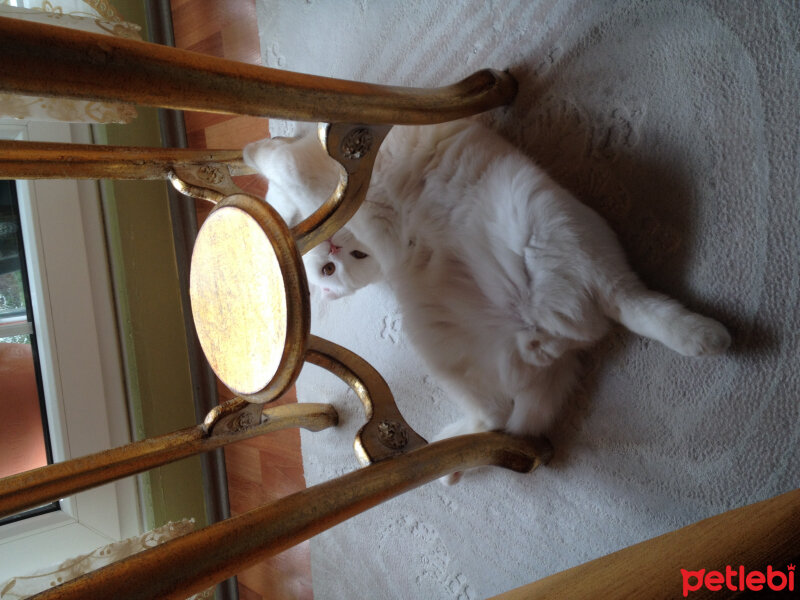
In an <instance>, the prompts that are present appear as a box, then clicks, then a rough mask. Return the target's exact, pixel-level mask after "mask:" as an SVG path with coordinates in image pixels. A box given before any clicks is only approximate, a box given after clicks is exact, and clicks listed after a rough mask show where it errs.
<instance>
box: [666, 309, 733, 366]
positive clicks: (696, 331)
mask: <svg viewBox="0 0 800 600" xmlns="http://www.w3.org/2000/svg"><path fill="white" fill-rule="evenodd" d="M730 345H731V335H730V333H728V330H727V329H726V328H725V326H724V325H723V324H722V323H720V322H718V321H715V320H714V319H710V318H708V317H703V316H701V315H697V314H690V315H687V316H685V317H683V318H682V319H680V321H679V322H678V326H677V331H676V332H675V335H674V345H673V349H674V350H675V351H676V352H679V353H680V354H683V355H684V356H706V355H711V354H720V353H722V352H725V350H727V349H728V347H729V346H730Z"/></svg>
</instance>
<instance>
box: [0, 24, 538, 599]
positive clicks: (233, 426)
mask: <svg viewBox="0 0 800 600" xmlns="http://www.w3.org/2000/svg"><path fill="white" fill-rule="evenodd" d="M0 52H2V55H3V57H4V60H3V61H2V62H0V91H3V92H11V93H26V94H31V93H33V94H37V95H51V96H61V97H70V98H93V99H108V100H111V99H114V100H122V101H128V102H134V103H137V104H144V105H149V106H159V107H168V108H175V109H191V110H204V111H211V112H227V113H235V114H246V115H257V116H269V117H280V118H288V119H294V120H309V121H321V122H325V124H323V125H321V126H320V130H319V133H320V143H321V144H323V146H324V147H325V149H326V150H327V152H328V154H329V155H330V156H331V157H333V158H334V159H335V160H336V161H337V162H338V163H339V164H340V166H341V173H340V182H339V186H338V187H337V189H336V190H335V191H334V192H333V194H332V195H331V197H330V198H329V199H328V200H327V202H325V203H324V204H323V206H322V207H321V208H320V209H319V210H318V211H317V212H315V213H314V214H312V215H311V216H309V217H308V218H307V219H306V220H305V221H303V222H301V223H300V224H298V225H296V226H295V227H293V228H291V229H290V228H289V227H288V226H287V225H286V224H285V223H284V222H283V220H282V219H281V217H280V216H279V215H278V214H277V213H276V212H275V211H274V210H273V209H272V208H271V207H269V205H267V204H266V203H265V202H263V201H262V200H260V199H258V198H254V197H252V196H248V195H246V194H242V193H241V190H238V189H237V188H236V187H235V185H233V182H232V180H231V179H230V176H231V175H232V174H236V173H237V172H240V171H241V170H242V169H244V168H245V167H244V165H243V164H242V161H241V152H240V151H238V150H234V151H228V150H219V151H203V152H196V151H187V150H179V149H155V148H152V149H147V148H146V149H142V148H136V149H134V148H121V147H98V146H79V145H54V144H33V143H23V142H4V143H2V144H0V177H6V178H26V179H27V178H64V177H72V178H92V179H94V178H103V177H110V178H117V179H130V178H134V179H138V178H145V179H149V178H169V179H170V180H171V181H172V182H173V184H174V185H175V186H176V187H177V188H178V189H179V190H181V191H183V192H184V193H187V194H189V195H193V196H195V197H200V198H204V199H206V200H209V201H212V202H215V203H217V206H216V207H215V208H214V210H213V211H212V213H211V214H210V215H209V217H208V219H207V221H206V224H205V225H204V228H203V229H201V231H200V234H199V235H198V240H197V242H196V245H195V251H194V254H193V266H192V279H193V284H192V285H193V289H194V290H195V293H193V294H192V310H193V316H194V318H195V322H196V324H197V328H198V331H199V332H201V333H200V337H201V341H202V340H203V339H204V340H205V342H204V343H203V349H204V352H205V353H206V355H207V356H208V358H209V360H210V362H211V363H212V366H215V370H217V372H218V375H220V378H221V379H222V381H223V382H224V383H226V385H228V386H229V387H230V388H231V389H233V390H235V391H236V393H237V394H238V396H239V397H237V398H236V399H234V400H232V401H230V402H227V403H225V404H223V405H221V406H220V407H218V408H215V409H214V410H213V411H211V413H209V415H208V416H207V417H206V419H205V421H204V422H203V423H202V424H201V425H198V426H196V427H190V428H187V429H184V430H181V431H177V432H174V433H172V434H168V435H166V436H162V437H159V438H155V439H150V440H143V441H140V442H135V443H133V444H129V445H127V446H124V447H121V448H116V449H112V450H109V451H106V452H103V453H99V454H96V455H92V456H88V457H84V458H79V459H75V460H71V461H67V462H64V463H59V464H55V465H51V466H48V467H43V468H41V469H37V470H34V471H29V472H27V473H22V474H20V475H16V476H13V477H9V478H6V479H3V480H0V516H2V515H8V514H14V513H16V512H19V511H20V510H24V509H25V508H27V507H30V506H35V505H38V504H41V503H44V502H47V501H50V500H54V499H58V498H59V497H63V496H65V495H68V494H71V493H75V492H77V491H79V490H84V489H88V488H91V487H94V486H97V485H100V484H102V483H105V482H108V481H112V480H115V479H118V478H120V477H123V476H126V475H130V474H133V473H138V472H141V471H143V470H147V469H150V468H153V467H155V466H158V465H161V464H164V463H166V462H171V461H173V460H177V459H178V458H181V457H184V456H188V455H191V454H195V453H198V452H205V451H208V450H211V449H214V448H218V447H220V446H222V445H225V444H227V443H230V442H233V441H236V440H239V439H244V438H246V437H251V436H254V435H260V434H262V433H267V432H269V431H272V430H275V429H278V428H282V427H306V428H308V429H310V430H313V431H316V430H319V429H323V428H325V427H330V426H333V425H335V424H336V420H337V416H336V412H335V410H334V409H333V407H331V406H329V405H324V404H298V405H294V406H285V407H275V408H269V407H265V406H264V404H265V403H268V402H269V401H271V400H273V399H275V398H277V397H278V396H279V395H280V394H281V393H282V392H283V391H285V390H286V389H287V388H288V387H289V386H290V385H292V384H293V383H294V381H295V379H296V377H297V375H298V374H299V372H300V370H301V369H302V367H303V365H304V364H305V362H310V363H313V364H315V365H318V366H320V367H322V368H325V369H327V370H329V371H331V372H332V373H334V374H335V375H337V376H338V377H339V378H341V379H342V380H343V381H344V382H346V383H347V384H348V385H349V386H350V387H351V388H352V389H353V390H354V391H355V392H356V394H357V396H358V397H359V398H360V400H361V401H362V404H363V406H364V410H365V414H366V419H367V423H366V424H365V425H364V427H362V429H361V430H360V431H359V433H358V435H357V437H356V440H355V442H354V446H355V450H356V456H357V457H358V459H359V461H360V462H361V463H362V465H365V466H364V467H363V468H361V469H358V470H356V471H355V472H353V473H350V474H348V475H345V476H343V477H340V478H338V479H335V480H333V481H330V482H327V483H323V484H320V485H317V486H314V487H312V488H309V489H307V490H304V491H303V492H300V493H298V494H294V495H291V496H289V497H287V498H284V499H282V500H280V501H278V502H276V503H273V504H271V505H268V506H264V507H262V508H259V509H256V510H254V511H250V512H248V513H245V514H243V515H239V516H237V517H234V518H231V519H227V520H225V521H223V522H221V523H217V524H214V525H211V526H209V527H206V528H204V529H202V530H200V531H197V532H195V533H193V534H190V535H187V536H184V537H182V538H179V539H176V540H173V541H171V542H169V543H167V544H165V545H163V546H159V547H156V548H153V549H151V550H148V551H146V552H143V553H141V554H139V555H136V556H135V557H131V558H129V559H127V560H125V561H122V562H120V563H115V564H113V565H110V566H108V567H106V568H104V569H101V570H99V571H96V572H93V573H90V574H88V575H86V576H84V577H81V578H79V579H77V580H75V581H73V582H70V583H67V584H64V585H62V586H59V587H57V588H54V589H52V590H50V591H48V592H45V593H43V594H41V595H40V596H39V597H42V598H86V597H115V598H123V597H124V598H152V597H159V598H181V597H186V595H188V594H190V593H192V592H194V591H198V590H201V589H204V588H206V587H208V586H209V585H210V584H212V583H214V582H217V581H220V580H222V579H225V578H227V577H229V576H231V575H233V574H235V573H237V572H239V571H241V570H242V569H243V568H245V567H246V566H248V565H249V564H252V563H253V562H256V561H258V560H261V559H263V558H265V557H267V556H269V555H272V554H275V553H277V552H280V551H282V550H284V549H286V548H288V547H290V546H292V545H295V544H297V543H299V542H300V541H302V540H305V539H308V538H309V537H311V536H313V535H315V534H317V533H319V532H321V531H324V530H325V529H327V528H329V527H332V526H333V525H335V524H337V523H340V522H341V521H343V520H345V519H347V518H349V517H351V516H353V515H355V514H357V513H359V512H361V511H363V510H366V509H368V508H370V507H372V506H375V505H376V504H378V503H380V502H382V501H384V500H386V499H388V498H391V497H393V496H396V495H398V494H401V493H403V492H405V491H407V490H409V489H411V488H413V487H416V486H419V485H422V484H424V483H426V482H429V481H431V480H433V479H436V478H438V477H442V476H444V475H447V474H449V473H452V472H453V471H460V470H463V469H466V468H471V467H476V466H480V465H497V466H502V467H505V468H508V469H512V470H515V471H522V472H524V471H529V470H531V469H534V468H536V467H537V466H539V465H540V464H543V463H545V462H547V461H548V460H549V458H550V455H551V447H550V445H549V443H548V442H547V440H544V439H527V438H517V437H513V436H510V435H507V434H503V433H496V432H494V433H483V434H475V435H471V436H462V437H459V438H453V439H450V440H444V441H441V442H437V443H434V444H428V443H427V442H426V441H425V440H424V439H423V438H422V437H421V436H419V435H418V434H417V433H416V432H414V431H413V429H411V427H410V426H409V425H408V424H407V423H406V422H405V420H404V419H403V417H402V415H401V414H400V412H399V410H398V409H397V406H396V405H395V402H394V398H393V396H392V393H391V391H390V389H389V386H388V385H387V383H386V382H385V381H384V380H383V378H382V377H381V376H380V374H379V373H378V372H377V371H376V370H375V369H374V368H373V367H372V366H371V365H370V364H369V363H368V362H367V361H365V360H364V359H362V358H361V357H359V356H356V355H355V354H353V353H352V352H350V351H348V350H347V349H345V348H342V347H341V346H338V345H336V344H333V343H332V342H329V341H327V340H322V339H320V338H317V337H315V336H312V335H310V332H309V321H310V311H309V300H308V288H307V283H306V279H305V272H304V270H303V265H302V262H301V260H300V256H301V255H302V254H303V253H304V252H306V251H308V250H309V249H311V248H312V247H313V246H315V245H316V244H318V243H319V242H321V241H324V240H325V239H327V238H329V237H330V236H331V235H332V234H333V233H334V232H335V231H336V230H338V229H339V228H340V227H341V226H342V225H344V224H345V223H346V222H347V220H348V219H349V218H350V217H351V216H352V215H353V214H354V213H355V211H356V210H357V209H358V207H359V206H360V204H361V202H362V201H363V199H364V197H365V194H366V191H367V187H368V185H369V179H370V175H371V171H372V166H373V164H374V160H375V157H376V155H377V152H378V149H379V148H380V144H381V142H382V141H383V139H384V138H385V136H386V134H387V133H388V132H389V130H390V128H391V125H393V124H429V123H437V122H443V121H448V120H452V119H456V118H460V117H466V116H469V115H473V114H476V113H479V112H482V111H485V110H489V109H492V108H495V107H498V106H501V105H504V104H507V103H509V102H510V101H511V100H512V99H513V97H514V94H515V93H516V83H515V81H514V79H513V78H512V77H511V76H510V75H508V74H506V73H502V72H499V71H494V70H483V71H479V72H477V73H475V74H473V75H471V76H470V77H468V78H467V79H465V80H463V81H461V82H459V83H456V84H453V85H450V86H446V87H442V88H435V89H418V88H399V87H392V86H381V85H374V84H366V83H358V82H351V81H343V80H337V79H330V78H324V77H313V76H308V75H300V74H295V73H289V72H285V71H279V70H275V69H268V68H264V67H256V66H252V65H245V64H240V63H236V62H232V61H227V60H223V59H218V58H213V57H209V56H204V55H200V54H195V53H191V52H186V51H182V50H176V49H173V48H167V47H163V46H157V45H154V44H147V43H144V42H137V41H133V40H126V39H119V38H108V37H106V36H98V35H93V34H88V33H84V32H79V31H74V30H69V29H63V28H58V27H52V26H46V25H40V24H33V23H24V22H21V21H13V20H9V19H4V18H0ZM245 230H246V231H247V232H248V233H247V235H248V236H249V237H248V244H246V245H243V244H241V243H238V241H240V240H238V238H239V237H240V232H241V231H245ZM237 240H238V241H237ZM253 249H255V251H254V250H253ZM247 253H252V254H253V255H252V256H250V255H248V254H247ZM253 282H257V283H258V285H259V286H260V287H258V290H259V294H258V297H259V298H268V301H266V302H263V304H264V305H265V306H266V309H265V310H264V311H263V312H260V313H259V311H257V310H253V309H254V308H255V303H254V301H253V297H250V296H247V294H248V293H249V292H248V286H250V285H251V284H253ZM209 290H211V291H210V292H209ZM243 298H244V301H243V300H242V299H243ZM256 313H259V314H256ZM231 357H233V360H230V359H231Z"/></svg>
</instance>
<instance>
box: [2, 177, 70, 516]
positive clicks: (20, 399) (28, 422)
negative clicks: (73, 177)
mask: <svg viewBox="0 0 800 600" xmlns="http://www.w3.org/2000/svg"><path fill="white" fill-rule="evenodd" d="M21 225H22V224H21V222H20V218H19V205H18V202H17V191H16V183H15V182H13V181H0V413H2V414H3V415H5V418H4V419H2V420H0V477H7V476H9V475H14V474H16V473H21V472H23V471H27V470H29V469H35V468H36V467H41V466H44V465H47V464H49V463H51V462H52V452H51V448H50V436H49V428H48V427H47V413H46V408H45V403H44V394H43V391H42V378H41V372H40V369H39V364H40V363H39V353H38V348H37V343H36V333H35V327H34V323H33V315H32V311H31V301H30V286H29V285H28V274H27V269H26V268H25V266H26V265H25V251H24V247H23V243H22V231H21V229H22V226H21ZM58 509H59V505H58V503H57V502H54V503H51V504H48V505H46V506H44V507H41V508H39V509H33V510H30V511H26V512H24V513H22V514H21V515H15V516H12V517H6V518H5V519H0V526H2V525H4V524H6V523H9V522H13V521H16V520H20V519H22V518H25V517H30V516H34V515H38V514H44V513H46V512H52V511H55V510H58Z"/></svg>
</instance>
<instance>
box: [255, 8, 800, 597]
mask: <svg viewBox="0 0 800 600" xmlns="http://www.w3.org/2000/svg"><path fill="white" fill-rule="evenodd" d="M258 8H259V12H260V22H259V26H260V33H261V43H262V50H263V57H264V62H265V64H267V65H269V66H273V67H279V68H283V69H289V70H294V71H301V72H308V73H314V74H319V75H329V76H335V77H342V78H348V79H358V80H365V81H374V82H379V83H392V84H405V85H417V86H435V85H442V84H447V83H451V82H454V81H456V80H458V79H460V78H462V77H464V76H466V75H468V74H469V73H471V72H472V71H474V70H477V69H479V68H483V67H493V68H499V69H505V68H510V69H511V71H512V73H514V75H515V76H516V77H517V78H518V80H519V82H520V93H519V96H518V98H517V100H516V102H515V103H514V105H513V106H512V107H511V108H509V109H501V110H497V111H494V112H493V113H492V114H491V115H488V116H487V118H488V120H489V121H490V122H491V124H492V125H493V126H495V127H496V128H497V129H499V130H500V131H501V132H503V133H504V134H505V135H506V136H508V137H509V138H510V139H512V140H513V141H514V142H515V143H517V144H518V145H519V146H521V147H522V148H523V149H525V151H526V152H528V153H529V154H530V155H531V156H532V157H533V158H534V159H536V160H537V161H539V163H540V164H543V165H544V166H545V167H547V168H548V169H549V170H550V171H551V172H552V173H553V174H554V175H555V176H556V177H557V179H559V180H560V181H561V182H562V184H564V185H565V186H566V187H568V188H570V189H571V190H572V191H574V192H575V193H576V194H577V195H578V197H580V198H581V199H583V200H584V201H585V202H587V203H588V204H591V205H592V206H593V207H595V208H596V209H597V210H598V211H600V212H601V213H602V214H603V215H605V216H606V218H607V219H608V220H609V221H610V222H611V223H612V225H613V226H614V228H615V229H616V230H617V232H618V233H619V235H620V238H621V239H622V242H623V244H624V246H625V247H626V249H627V251H628V252H629V255H630V258H631V262H632V263H633V265H634V266H635V267H636V268H637V270H638V271H639V273H640V274H641V275H642V277H643V278H644V279H645V281H647V282H648V283H649V284H650V285H651V286H653V287H655V288H657V289H660V290H662V291H665V292H667V293H670V294H671V295H674V296H676V297H678V298H679V299H681V300H682V301H683V302H685V303H686V304H688V305H689V306H690V307H692V308H694V309H696V310H699V311H702V312H705V313H707V314H709V315H710V316H714V317H716V318H718V319H720V320H721V321H723V322H724V323H726V324H727V325H728V326H729V327H730V329H731V332H732V334H733V336H734V347H733V349H732V351H731V352H730V353H728V354H727V355H725V356H722V357H718V358H712V359H700V360H698V359H694V360H693V359H688V358H682V357H680V356H678V355H676V354H673V353H671V352H670V351H669V350H667V349H666V348H664V347H662V346H660V345H659V344H657V343H655V342H650V341H647V340H643V339H640V338H635V337H634V336H632V335H630V334H627V333H625V332H624V331H622V330H617V331H615V332H614V333H613V334H612V335H610V336H609V338H608V339H607V340H606V341H605V342H604V343H602V344H601V345H600V346H599V347H597V348H596V349H595V351H593V352H591V353H590V354H588V355H587V356H586V359H585V362H586V369H587V374H586V377H585V378H584V382H583V389H582V390H581V391H580V392H579V393H578V394H576V395H575V397H574V398H573V400H572V402H571V404H570V406H569V408H568V410H567V411H566V413H565V414H564V416H563V418H562V420H561V423H560V425H559V426H558V427H557V428H556V430H555V431H553V432H552V435H551V438H552V440H553V442H554V444H555V446H556V449H557V457H556V459H555V461H554V462H553V463H552V465H551V466H550V467H547V468H543V469H540V470H539V471H537V472H535V473H533V474H531V475H518V474H513V473H507V472H503V471H500V470H492V469H482V470H479V471H475V472H472V473H468V474H467V475H466V476H465V477H464V479H463V481H462V483H460V484H459V485H457V486H455V487H452V488H445V487H443V486H440V485H439V484H436V483H434V484H430V485H428V486H425V487H424V488H422V489H419V490H417V491H414V492H412V493H409V494H406V495H405V496H402V497H401V498H399V499H395V500H393V501H390V502H389V503H387V504H385V505H383V506H381V507H379V508H376V509H373V510H371V511H369V512H367V513H365V514H363V515H360V516H358V517H356V518H354V519H352V520H350V521H349V522H347V523H345V524H342V525H340V526H337V527H335V528H333V529H332V530H330V531H328V532H326V533H324V534H322V535H320V536H318V537H317V538H315V539H314V540H313V541H312V570H313V578H314V594H315V598H316V599H317V600H324V599H328V598H335V599H339V598H371V599H372V598H375V599H379V598H454V599H455V598H482V597H487V596H490V595H492V594H495V593H499V592H501V591H504V590H507V589H510V588H512V587H515V586H518V585H521V584H525V583H527V582H529V581H532V580H535V579H538V578H541V577H543V576H545V575H548V574H550V573H553V572H556V571H559V570H562V569H565V568H567V567H571V566H573V565H575V564H578V563H581V562H584V561H586V560H589V559H592V558H594V557H597V556H599V555H602V554H605V553H608V552H611V551H614V550H616V549H618V548H620V547H623V546H627V545H629V544H632V543H634V542H638V541H641V540H643V539H646V538H650V537H652V536H655V535H657V534H660V533H663V532H665V531H667V530H671V529H674V528H677V527H680V526H682V525H685V524H688V523H690V522H693V521H696V520H698V519H701V518H704V517H707V516H710V515H712V514H716V513H719V512H722V511H725V510H727V509H730V508H734V507H736V506H740V505H743V504H747V503H751V502H754V501H757V500H761V499H764V498H767V497H770V496H773V495H776V494H778V493H780V492H784V491H787V490H789V489H792V488H795V487H797V486H798V485H800V439H799V438H800V416H799V415H800V403H799V402H798V388H799V387H800V386H798V373H800V363H799V362H798V355H800V348H799V347H798V345H799V344H798V341H799V339H800V335H799V332H800V314H799V313H798V287H800V268H799V265H800V263H799V262H798V255H800V241H799V239H800V158H798V156H799V155H800V141H798V138H799V136H800V134H799V133H798V132H800V112H799V109H798V98H800V57H799V56H798V50H799V48H800V33H798V32H800V5H798V3H797V2H780V1H778V0H770V1H769V2H760V1H755V0H753V1H741V2H729V1H727V0H719V1H716V2H714V1H690V0H687V1H685V2H668V1H655V2H652V1H645V0H640V1H629V0H626V1H623V2H614V1H610V0H608V1H592V2H586V1H584V0H565V1H544V0H540V1H528V0H519V1H511V0H506V1H503V2H485V1H484V0H456V1H452V2H434V1H431V0H413V1H412V0H397V1H393V2H392V1H381V2H374V1H373V2H370V1H369V0H360V1H359V0H347V1H345V0H313V1H312V0H309V1H308V2H305V3H303V2H281V1H279V0H258ZM272 127H273V133H281V132H282V131H285V130H286V127H285V124H281V123H274V124H273V125H272ZM312 314H313V325H312V330H313V331H314V333H316V334H319V335H322V336H324V337H327V338H329V339H331V340H333V341H335V342H338V343H340V344H342V345H344V346H346V347H348V348H351V349H352V350H354V351H356V352H358V353H360V354H361V355H362V356H364V357H365V358H366V359H367V360H369V361H371V362H372V363H373V364H374V365H375V366H376V368H378V370H379V371H380V372H381V373H382V374H383V375H384V377H385V378H386V379H387V381H388V382H389V384H390V385H391V387H392V388H393V390H394V392H395V395H396V397H397V399H398V404H399V405H400V407H401V410H402V411H403V413H404V415H405V416H406V418H407V419H408V420H409V422H410V423H411V425H412V426H413V427H415V428H417V430H418V431H419V432H420V433H421V434H422V435H423V436H426V437H430V436H432V435H433V434H434V433H436V432H437V431H438V430H439V429H440V428H441V426H442V425H444V424H445V423H447V422H448V421H450V420H452V419H454V418H455V417H456V415H457V408H456V406H455V405H454V404H453V403H452V402H451V401H450V400H448V398H446V397H445V396H444V394H443V393H442V391H441V390H440V389H439V387H438V386H437V384H436V381H434V380H432V379H431V378H430V377H429V376H428V374H427V373H426V371H425V367H424V365H423V364H421V363H420V361H419V359H418V358H417V357H416V355H415V354H414V351H413V349H411V348H409V346H408V345H407V343H406V340H405V339H404V336H403V328H402V322H401V319H400V316H399V314H398V312H397V308H396V305H395V303H394V301H393V299H392V296H391V293H390V292H389V291H388V290H387V289H385V288H374V289H368V290H364V291H363V292H362V293H361V295H359V296H357V297H354V298H351V299H346V300H342V301H339V302H337V303H334V304H331V305H329V306H327V307H326V306H322V305H320V303H315V305H314V307H313V313H312ZM298 394H299V397H300V400H301V401H303V400H305V401H321V400H325V401H330V402H332V403H333V404H335V405H336V407H337V409H339V411H340V414H341V415H342V417H343V419H342V425H341V427H339V428H337V429H336V430H333V431H326V432H322V433H317V434H307V433H305V432H303V438H302V442H303V455H304V465H305V473H306V480H307V482H308V484H309V485H311V484H315V483H318V482H320V481H323V480H327V479H330V478H331V477H335V476H337V475H340V474H342V473H345V472H348V471H351V470H353V469H355V468H357V462H356V459H355V457H354V456H353V453H352V450H351V445H352V440H353V436H354V434H355V431H356V430H357V429H358V427H359V426H360V424H361V423H362V420H363V417H362V412H361V407H360V403H359V402H358V400H357V399H356V398H355V396H354V395H352V394H350V393H349V392H347V391H346V388H345V386H344V385H343V384H340V382H338V380H336V379H335V378H333V376H331V375H328V374H327V373H324V372H323V371H321V370H320V369H317V368H316V367H312V366H309V367H307V368H306V369H305V370H304V372H303V374H302V375H301V379H300V382H299V383H298ZM695 567H696V568H701V567H702V565H696V566H695ZM687 568H690V566H689V565H687ZM676 575H677V574H676Z"/></svg>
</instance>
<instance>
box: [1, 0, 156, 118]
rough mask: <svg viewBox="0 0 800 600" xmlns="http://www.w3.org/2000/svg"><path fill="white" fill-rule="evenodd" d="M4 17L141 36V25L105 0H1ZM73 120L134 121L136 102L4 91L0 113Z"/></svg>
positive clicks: (116, 34) (137, 37)
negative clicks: (123, 15)
mask: <svg viewBox="0 0 800 600" xmlns="http://www.w3.org/2000/svg"><path fill="white" fill-rule="evenodd" d="M0 17H10V18H12V19H23V20H25V21H34V22H37V23H44V24H48V25H57V26H60V27H70V28H72V29H80V30H82V31H89V32H91V33H101V34H105V35H115V36H119V37H126V38H133V39H141V35H140V30H141V28H140V27H139V26H138V25H134V24H133V23H128V22H126V21H124V20H123V19H122V18H121V17H120V16H119V14H118V13H117V11H116V10H115V9H114V8H113V7H112V6H111V4H110V3H109V2H106V1H104V0H56V1H54V2H50V1H49V0H0ZM4 116H5V117H13V118H15V119H28V120H35V121H66V122H71V123H130V122H131V121H132V120H133V119H135V118H136V108H135V107H134V106H133V105H132V104H125V103H119V102H94V101H90V100H72V99H68V98H51V97H36V96H23V95H19V94H5V93H0V117H4Z"/></svg>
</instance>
